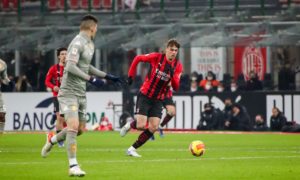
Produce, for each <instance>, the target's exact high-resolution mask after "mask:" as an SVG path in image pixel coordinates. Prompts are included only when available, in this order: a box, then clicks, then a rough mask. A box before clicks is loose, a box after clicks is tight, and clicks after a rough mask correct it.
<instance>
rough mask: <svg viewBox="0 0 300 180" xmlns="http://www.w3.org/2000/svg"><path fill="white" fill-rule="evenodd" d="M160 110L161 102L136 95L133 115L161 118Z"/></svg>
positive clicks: (161, 107)
mask: <svg viewBox="0 0 300 180" xmlns="http://www.w3.org/2000/svg"><path fill="white" fill-rule="evenodd" d="M162 109H163V104H162V101H160V100H155V99H151V98H148V97H147V96H145V95H143V94H141V93H139V94H138V97H137V102H136V108H135V114H140V115H145V116H147V117H158V118H161V116H162Z"/></svg>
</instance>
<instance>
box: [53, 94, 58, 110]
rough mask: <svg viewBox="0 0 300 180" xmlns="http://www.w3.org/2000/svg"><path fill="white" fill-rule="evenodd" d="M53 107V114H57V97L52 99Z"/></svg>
mask: <svg viewBox="0 0 300 180" xmlns="http://www.w3.org/2000/svg"><path fill="white" fill-rule="evenodd" d="M53 106H54V110H53V111H54V112H55V113H56V112H59V103H58V99H57V97H53Z"/></svg>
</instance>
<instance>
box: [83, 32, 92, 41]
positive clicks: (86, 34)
mask: <svg viewBox="0 0 300 180" xmlns="http://www.w3.org/2000/svg"><path fill="white" fill-rule="evenodd" d="M80 33H81V34H83V35H85V36H87V37H88V38H89V39H92V33H91V31H89V30H80Z"/></svg>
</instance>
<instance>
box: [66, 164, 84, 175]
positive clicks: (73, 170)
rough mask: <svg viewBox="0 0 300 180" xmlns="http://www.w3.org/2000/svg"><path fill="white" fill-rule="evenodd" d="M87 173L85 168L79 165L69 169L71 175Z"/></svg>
mask: <svg viewBox="0 0 300 180" xmlns="http://www.w3.org/2000/svg"><path fill="white" fill-rule="evenodd" d="M85 175H86V173H85V172H84V171H83V170H81V169H80V167H79V166H78V165H77V166H74V167H71V168H70V169H69V176H78V177H83V176H85Z"/></svg>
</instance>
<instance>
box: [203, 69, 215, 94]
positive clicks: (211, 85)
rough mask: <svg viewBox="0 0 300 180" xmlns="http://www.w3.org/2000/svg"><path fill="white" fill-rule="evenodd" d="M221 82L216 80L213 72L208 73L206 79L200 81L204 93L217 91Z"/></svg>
mask: <svg viewBox="0 0 300 180" xmlns="http://www.w3.org/2000/svg"><path fill="white" fill-rule="evenodd" d="M218 85H219V81H217V80H216V76H215V74H214V73H213V72H212V71H208V72H207V75H206V78H205V79H203V80H202V81H200V84H199V86H200V88H201V89H203V90H204V91H212V90H214V89H217V87H218Z"/></svg>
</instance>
